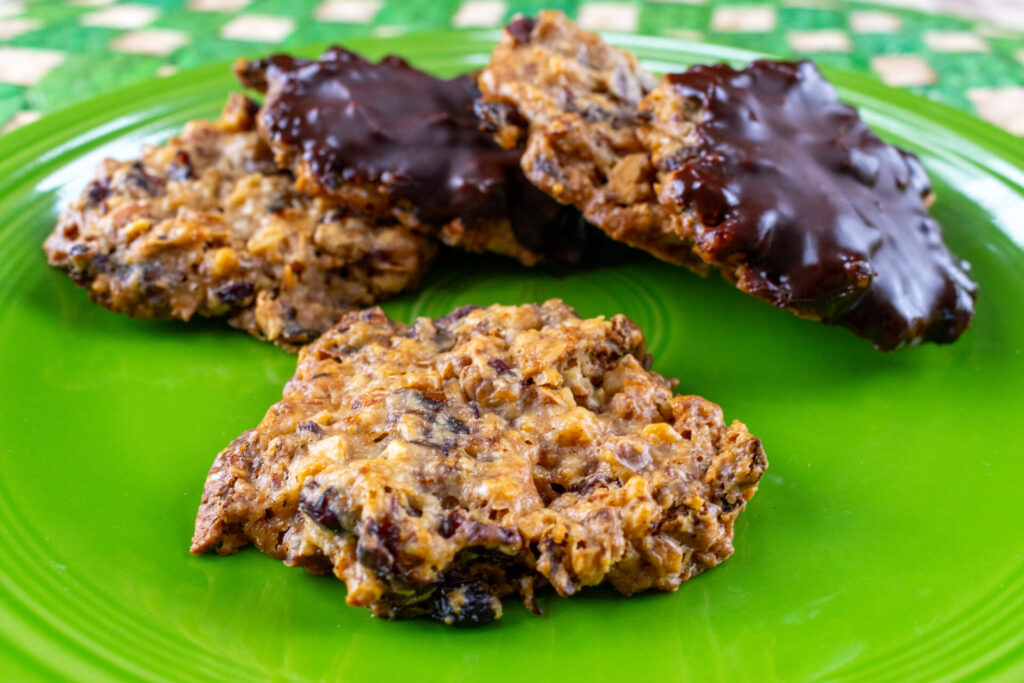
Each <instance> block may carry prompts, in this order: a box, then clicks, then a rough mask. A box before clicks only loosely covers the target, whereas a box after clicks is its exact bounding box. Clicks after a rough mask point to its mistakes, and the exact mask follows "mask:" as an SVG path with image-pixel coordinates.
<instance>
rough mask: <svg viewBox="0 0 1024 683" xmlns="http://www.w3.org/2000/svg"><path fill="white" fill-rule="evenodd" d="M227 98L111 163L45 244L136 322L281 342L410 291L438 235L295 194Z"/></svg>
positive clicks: (247, 109)
mask: <svg viewBox="0 0 1024 683" xmlns="http://www.w3.org/2000/svg"><path fill="white" fill-rule="evenodd" d="M254 112H255V105H254V103H252V102H251V101H250V100H248V99H246V98H244V97H242V96H241V95H235V96H233V97H232V98H231V99H230V100H229V102H228V104H227V106H226V107H225V109H224V112H223V113H222V115H221V117H220V119H219V120H218V121H215V122H207V121H193V122H191V123H189V124H188V125H187V126H186V127H185V130H184V132H183V133H182V134H181V135H180V136H178V137H174V138H172V139H171V140H170V141H168V142H167V143H166V144H165V145H163V146H160V147H149V148H146V149H145V150H144V152H143V155H142V158H141V159H140V160H137V161H133V162H119V161H115V160H113V159H108V160H106V161H104V162H103V164H102V165H101V166H100V168H99V169H98V171H97V174H96V179H95V180H94V181H93V182H92V183H91V184H90V185H89V186H88V187H87V188H86V190H85V191H84V192H83V194H82V196H80V197H79V198H78V199H76V200H75V201H74V202H72V204H71V205H70V206H69V207H68V208H67V209H66V210H65V211H64V213H63V214H62V215H61V217H60V220H59V223H58V225H57V228H56V229H55V230H54V232H53V234H51V235H50V237H49V238H48V239H47V240H46V243H45V245H44V248H45V250H46V253H47V257H48V259H49V261H50V263H51V264H52V265H54V266H57V267H60V268H63V269H65V270H67V271H68V273H69V274H70V275H71V277H72V278H73V279H74V280H75V281H76V282H77V283H78V284H79V285H81V286H83V287H87V288H88V290H89V296H90V298H91V299H92V300H93V301H95V302H96V303H98V304H100V305H102V306H104V307H106V308H109V309H111V310H113V311H118V312H122V313H128V314H129V315H132V316H137V317H151V318H178V319H181V320H189V319H190V318H192V317H193V316H195V315H199V316H227V317H228V322H229V323H230V324H231V325H233V326H235V327H239V328H242V329H244V330H246V331H248V332H250V333H252V334H254V335H256V336H258V337H262V338H266V339H270V340H273V341H275V342H276V343H278V344H281V345H283V346H295V345H301V344H303V343H306V342H308V341H311V340H312V339H314V338H315V337H316V336H318V335H319V334H320V333H321V332H322V331H323V330H325V329H327V328H328V327H330V326H331V325H333V324H334V323H335V322H337V321H338V320H339V319H340V318H341V316H342V315H343V314H344V313H345V312H347V311H350V310H352V309H353V308H360V307H363V306H366V305H369V304H372V303H374V302H375V301H379V300H381V299H383V298H385V297H387V296H388V295H391V294H394V293H396V292H399V291H402V290H404V289H407V288H409V287H412V286H414V285H415V284H416V283H417V282H418V281H419V279H420V277H421V276H422V274H423V273H424V272H425V270H426V268H427V267H428V266H429V264H430V262H431V260H432V257H433V255H434V253H435V251H436V247H435V245H434V243H433V240H432V239H431V238H430V237H429V236H426V235H422V234H420V233H417V232H416V231H414V230H410V229H409V228H407V227H405V226H403V225H401V224H399V223H398V222H396V221H387V220H378V219H373V220H371V219H370V218H368V217H367V216H366V215H364V214H360V213H358V212H354V211H349V210H345V209H343V208H341V207H339V206H338V204H337V203H336V202H331V201H328V200H323V199H315V198H312V197H310V196H308V195H306V194H304V193H302V192H301V191H299V190H297V189H296V188H295V185H294V182H293V180H292V179H291V176H290V175H289V174H288V173H286V172H282V171H280V170H279V169H278V168H277V167H276V166H275V164H274V161H273V157H272V155H271V153H270V150H269V149H268V148H267V147H266V145H265V144H264V143H263V142H262V141H261V140H260V138H259V136H258V135H257V133H256V132H255V121H254V119H253V114H254Z"/></svg>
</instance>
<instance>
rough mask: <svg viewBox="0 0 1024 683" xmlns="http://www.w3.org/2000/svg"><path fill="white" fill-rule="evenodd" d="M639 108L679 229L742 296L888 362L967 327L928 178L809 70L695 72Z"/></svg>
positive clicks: (965, 273)
mask: <svg viewBox="0 0 1024 683" xmlns="http://www.w3.org/2000/svg"><path fill="white" fill-rule="evenodd" d="M639 109H640V112H641V115H642V118H643V125H642V126H641V130H640V139H641V141H642V142H643V144H644V146H645V147H646V148H647V149H649V150H650V151H651V154H652V159H653V163H654V166H655V168H656V169H657V174H658V179H657V186H658V192H659V197H660V200H661V203H662V205H663V206H664V207H665V209H666V211H667V213H668V215H669V216H671V220H672V224H673V225H674V229H675V231H676V232H677V233H678V234H679V235H681V236H684V237H685V238H686V239H687V240H689V241H692V242H693V244H694V249H695V251H696V252H697V253H698V254H699V255H700V257H701V259H703V260H704V261H706V262H708V263H710V264H712V265H715V266H717V267H718V268H720V269H721V271H722V272H723V273H724V274H725V276H726V278H727V279H729V280H731V281H733V282H735V283H736V286H737V287H739V288H740V289H741V290H743V291H745V292H747V293H749V294H753V295H754V296H757V297H760V298H762V299H765V300H766V301H768V302H769V303H771V304H772V305H774V306H778V307H780V308H785V309H788V310H791V311H793V312H794V313H796V314H797V315H800V316H803V317H806V318H812V319H816V320H821V321H822V322H824V323H826V324H830V325H841V326H843V327H847V328H849V329H850V330H852V331H853V332H854V333H856V334H858V335H859V336H861V337H865V338H867V339H870V340H871V341H873V342H874V343H875V345H876V346H877V347H878V348H880V349H882V350H887V351H888V350H894V349H898V348H901V347H904V346H913V345H915V344H918V343H920V342H922V341H931V342H936V343H940V344H941V343H949V342H952V341H955V340H956V339H957V338H958V337H959V336H960V334H961V333H962V332H963V331H964V330H965V329H966V328H967V327H968V326H969V324H970V321H971V316H972V315H973V311H974V300H975V297H976V295H977V285H975V284H974V282H972V281H971V279H970V275H969V273H970V266H969V265H968V264H967V263H966V262H965V261H963V260H961V259H959V258H957V257H956V256H954V255H952V254H951V253H950V252H949V250H948V249H947V248H946V245H945V243H944V242H943V238H942V230H941V228H940V227H939V224H938V223H937V222H936V221H935V219H934V218H932V217H931V215H930V214H929V212H928V207H929V205H930V203H931V201H932V199H933V196H932V189H931V184H930V182H929V179H928V175H927V173H926V172H925V170H924V168H923V167H922V166H921V163H920V162H919V161H918V159H917V157H915V156H914V155H913V154H911V153H909V152H906V151H904V150H902V149H899V148H897V147H894V146H892V145H888V144H886V143H885V142H883V141H882V140H881V139H879V137H878V136H877V135H875V133H873V132H872V131H871V130H870V129H869V128H868V127H867V125H866V124H865V123H864V122H863V121H862V120H861V118H860V116H859V115H858V114H857V111H856V110H855V109H854V108H853V107H850V106H849V105H846V104H843V103H842V102H840V101H839V99H838V97H837V95H836V91H835V89H834V88H833V87H832V85H831V84H830V83H828V81H826V80H825V78H824V77H823V76H822V75H821V73H820V72H819V71H818V70H817V68H815V66H814V65H813V64H812V63H810V62H773V61H767V60H763V61H756V62H753V63H752V64H750V65H749V66H747V67H746V68H743V69H740V70H736V69H733V68H731V67H729V66H726V65H716V66H695V67H693V68H691V69H689V70H688V71H686V72H684V73H679V74H670V75H668V76H666V77H665V79H664V80H663V81H662V83H661V84H660V85H659V86H658V87H657V88H656V89H655V90H654V91H652V92H651V93H650V94H648V95H647V96H646V97H645V98H644V100H643V101H642V102H641V103H640V107H639Z"/></svg>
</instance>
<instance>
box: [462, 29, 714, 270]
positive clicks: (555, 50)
mask: <svg viewBox="0 0 1024 683" xmlns="http://www.w3.org/2000/svg"><path fill="white" fill-rule="evenodd" d="M477 82H478V84H479V86H480V91H481V93H482V98H481V102H480V104H479V106H478V113H479V114H480V115H481V116H482V117H483V118H484V119H485V120H486V121H488V122H489V124H490V126H491V127H492V128H493V129H494V133H495V138H496V140H498V142H499V143H500V144H502V145H503V146H506V147H512V146H516V145H524V146H525V151H524V153H523V158H522V166H523V170H524V172H525V173H526V177H527V178H529V179H530V181H532V182H533V183H534V184H535V185H536V186H537V187H539V188H540V189H542V190H544V192H546V193H547V194H549V195H550V196H551V197H554V198H555V199H557V200H558V201H560V202H562V203H565V204H571V205H573V206H575V207H577V208H578V209H580V210H581V211H582V212H583V215H584V217H585V218H586V219H587V220H588V221H590V222H591V223H593V224H594V225H596V226H597V227H599V228H600V229H601V230H603V231H604V232H606V233H607V234H608V235H609V236H611V237H612V238H613V239H616V240H618V241H621V242H625V243H627V244H630V245H633V246H636V247H640V248H642V249H645V250H647V251H649V252H651V253H652V254H654V255H655V256H658V257H659V258H662V259H664V260H667V261H671V262H673V263H679V264H682V265H685V266H688V267H690V268H691V269H694V270H696V271H698V272H705V270H706V267H705V266H704V264H703V263H702V262H701V261H700V259H698V258H696V257H695V256H694V254H693V253H692V250H691V249H692V242H691V241H690V240H688V239H684V238H680V237H679V236H678V235H677V234H676V232H675V231H674V230H673V228H672V224H671V221H670V220H669V217H668V216H667V215H666V214H665V212H664V209H662V207H661V206H660V204H659V203H658V199H657V197H656V195H655V192H654V188H653V185H652V183H653V180H654V169H653V168H652V166H651V163H650V158H649V155H648V153H647V151H646V150H644V148H643V147H642V146H641V144H640V141H639V140H638V139H637V135H636V133H637V120H636V106H637V103H638V102H639V101H640V99H641V98H642V97H643V96H644V95H645V94H647V93H648V92H649V91H650V90H651V89H652V88H653V87H654V86H655V85H656V83H657V81H656V79H655V78H654V77H653V76H652V75H651V74H649V73H647V71H645V70H644V69H643V68H642V67H641V66H640V65H639V64H638V63H637V61H636V58H634V57H633V55H631V54H629V53H626V52H622V51H620V50H617V49H616V48H614V47H612V46H610V45H608V44H607V43H605V42H603V41H602V40H601V39H600V38H599V37H598V36H596V35H594V34H593V33H588V32H586V31H583V30H581V29H580V28H579V27H577V26H576V25H575V24H573V23H572V22H571V21H569V20H568V19H567V18H566V17H565V15H563V14H562V13H561V12H554V11H544V12H541V13H540V14H539V15H538V18H537V19H530V18H526V17H524V18H521V19H517V20H516V21H514V22H512V23H511V24H509V26H507V27H506V28H505V30H504V31H503V32H502V36H501V40H500V42H499V43H498V45H497V46H496V47H495V48H494V52H493V54H492V55H491V61H490V64H489V65H488V66H487V68H486V69H484V70H483V71H482V72H481V73H480V76H479V78H478V80H477Z"/></svg>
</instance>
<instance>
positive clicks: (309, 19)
mask: <svg viewBox="0 0 1024 683" xmlns="http://www.w3.org/2000/svg"><path fill="white" fill-rule="evenodd" d="M897 4H898V3H897ZM968 4H969V3H968ZM944 6H945V5H944ZM541 8H552V9H561V10H563V11H565V12H566V13H567V14H568V15H569V16H571V17H574V18H575V19H576V20H577V21H579V22H580V23H581V24H582V25H583V26H585V27H587V28H590V29H595V30H615V31H635V32H638V33H645V34H650V35H660V36H675V37H680V38H686V39H690V40H701V41H706V42H709V43H719V44H722V45H730V46H736V47H743V48H747V49H752V50H761V51H765V52H769V53H774V54H780V55H787V56H808V57H811V58H813V59H814V60H816V61H818V62H820V63H823V64H828V65H833V66H837V67H841V68H844V69H848V70H851V71H857V72H862V73H867V74H871V75H873V76H874V77H876V78H879V79H880V80H882V81H884V82H886V83H888V84H890V85H894V86H897V87H902V88H906V89H908V90H911V91H913V92H915V93H918V94H921V95H924V96H925V97H928V98H930V99H933V100H935V101H939V102H945V103H947V104H950V105H953V106H954V107H958V108H960V109H964V110H967V111H970V112H973V113H975V114H977V115H979V116H981V117H982V118H985V119H987V120H989V121H992V122H994V123H996V124H998V125H1000V126H1003V127H1004V128H1006V129H1007V130H1010V131H1011V132H1014V133H1016V134H1018V135H1024V32H1020V31H1016V30H1012V29H1008V28H1005V27H1000V26H998V25H995V24H993V23H990V22H988V21H986V20H984V19H981V20H979V19H977V18H966V17H956V16H951V15H947V14H937V13H926V12H921V11H915V10H908V9H902V8H897V7H892V6H882V5H877V4H870V3H864V2H850V1H840V0H774V1H771V2H758V1H757V0H674V1H672V0H670V1H664V2H647V3H644V2H628V1H620V2H573V1H568V2H566V1H558V0H544V1H538V0H421V1H419V2H410V1H400V0H287V1H285V2H281V1H280V0H66V1H63V0H33V1H23V2H22V1H15V2H11V1H9V0H0V130H2V131H4V132H6V131H8V130H12V129H13V128H15V127H17V126H20V125H24V124H25V123H28V122H30V121H33V120H35V119H37V118H38V117H40V116H41V115H43V114H45V113H47V112H49V111H53V110H55V109H58V108H62V107H65V106H68V105H69V104H72V103H74V102H75V101H78V100H81V99H84V98H88V97H91V96H94V95H97V94H100V93H102V92H104V91H108V90H111V89H114V88H118V87H122V86H125V85H128V84H130V83H132V82H133V81H138V80H143V79H148V78H152V77H154V76H164V75H168V74H171V73H175V72H176V71H178V70H180V69H186V68H189V67H191V66H196V65H199V64H204V63H208V62H212V61H217V60H224V59H230V58H232V57H236V56H238V55H240V54H242V53H247V54H252V53H254V52H259V51H261V50H267V51H270V50H275V49H280V48H282V47H284V48H286V47H289V46H296V45H302V44H304V43H311V42H323V41H340V42H344V40H345V39H346V38H348V37H352V36H361V35H393V34H396V33H401V32H408V31H429V30H438V29H446V28H451V27H497V26H500V25H502V24H503V23H504V22H506V21H507V20H508V19H509V18H510V17H511V16H512V15H514V14H516V13H518V12H524V13H533V12H536V11H537V10H538V9H541Z"/></svg>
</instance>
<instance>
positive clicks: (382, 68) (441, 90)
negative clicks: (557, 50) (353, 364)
mask: <svg viewBox="0 0 1024 683" xmlns="http://www.w3.org/2000/svg"><path fill="white" fill-rule="evenodd" d="M243 80H245V81H246V84H247V85H250V86H252V87H257V88H261V89H264V90H269V92H270V94H271V95H272V96H271V97H268V100H267V103H266V104H265V106H264V108H263V112H262V114H261V115H262V117H263V124H264V127H265V130H266V133H267V135H268V137H270V139H271V141H272V142H280V143H283V144H285V145H289V146H293V147H295V148H297V149H301V150H302V155H303V159H304V160H305V161H306V163H307V164H308V167H309V170H310V172H311V174H312V176H313V178H314V179H315V180H316V181H317V182H318V183H319V184H320V185H321V186H322V187H323V188H324V189H325V191H327V192H330V191H331V190H335V189H337V188H339V187H340V186H341V185H343V184H345V183H379V184H380V185H382V186H383V187H384V189H385V192H386V193H387V194H388V196H390V197H392V198H394V199H405V200H408V201H409V203H410V204H411V205H412V207H413V209H414V210H415V211H416V213H417V216H418V218H419V219H420V220H421V221H423V222H424V223H428V224H433V225H442V224H445V223H448V222H449V221H452V220H455V219H462V221H463V223H464V224H465V225H466V226H467V227H469V228H470V229H471V228H472V226H473V224H474V223H475V222H476V221H479V220H486V219H493V218H500V217H503V216H507V217H509V219H510V221H511V224H512V229H513V232H514V234H515V236H516V238H517V240H518V241H519V243H520V244H522V245H523V246H525V247H526V248H528V249H530V250H532V251H535V252H538V253H541V254H544V255H546V256H548V257H550V258H555V259H558V260H569V261H572V260H577V259H578V258H579V255H580V253H581V252H582V249H583V244H582V240H583V239H584V238H585V235H586V232H585V231H584V230H583V229H582V225H581V222H580V218H579V213H578V212H576V211H575V210H573V209H569V208H566V207H563V206H561V205H559V204H558V203H556V202H555V201H554V200H552V199H550V198H548V197H547V196H546V195H543V194H542V193H540V192H539V191H537V190H535V189H534V188H533V187H532V186H531V185H530V184H529V183H528V181H527V180H526V178H525V177H524V176H523V174H522V170H521V169H520V167H519V157H520V155H521V154H522V150H505V149H502V148H501V147H499V146H498V145H497V144H496V143H495V142H494V140H493V138H492V136H491V135H490V134H488V133H485V132H484V131H482V130H481V127H480V123H479V121H478V119H477V117H476V115H475V114H474V112H473V102H474V100H475V99H476V98H477V97H478V96H479V94H480V93H479V91H478V90H477V88H476V84H475V81H474V79H473V78H472V77H471V76H468V75H465V76H459V77H457V78H454V79H451V80H443V79H439V78H436V77H434V76H431V75H429V74H427V73H424V72H423V71H420V70H418V69H414V68H413V67H411V66H410V65H409V64H408V63H407V62H406V61H405V60H403V59H401V58H399V57H395V56H388V57H384V58H383V59H382V60H381V61H380V62H376V63H375V62H371V61H369V60H367V59H365V58H364V57H362V56H360V55H358V54H356V53H354V52H350V51H348V50H345V49H342V48H339V47H333V48H331V49H330V50H328V51H327V52H326V53H324V54H323V56H321V57H320V58H319V59H318V60H316V61H310V60H305V59H296V58H294V57H289V56H286V55H275V56H272V57H268V58H266V59H261V60H256V61H254V62H251V63H250V64H249V65H248V67H247V68H246V69H245V73H244V75H243ZM268 86H269V87H268Z"/></svg>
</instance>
